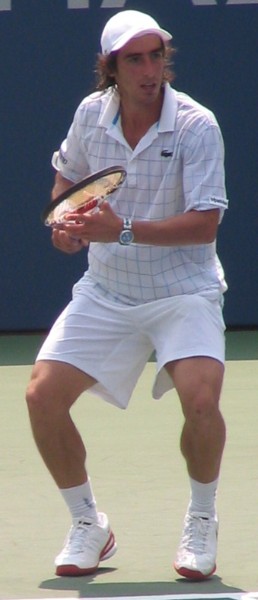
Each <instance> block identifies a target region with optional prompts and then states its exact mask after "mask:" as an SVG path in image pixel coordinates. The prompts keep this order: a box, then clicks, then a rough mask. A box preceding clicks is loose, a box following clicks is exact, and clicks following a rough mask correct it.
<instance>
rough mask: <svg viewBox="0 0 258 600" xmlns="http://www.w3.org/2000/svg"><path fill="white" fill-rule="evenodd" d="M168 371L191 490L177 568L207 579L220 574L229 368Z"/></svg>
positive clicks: (187, 362)
mask: <svg viewBox="0 0 258 600" xmlns="http://www.w3.org/2000/svg"><path fill="white" fill-rule="evenodd" d="M166 368H167V370H168V372H169V374H170V375H171V377H172V378H173V381H174V384H175V387H176V390H177V392H178V395H179V398H180V401H181V405H182V410H183V414H184V417H185V423H184V426H183V430H182V435H181V451H182V454H183V456H184V458H185V460H186V464H187V469H188V473H189V476H190V482H191V490H192V495H191V501H190V505H189V507H188V511H187V514H186V519H185V527H184V532H183V536H182V542H181V546H180V548H179V551H178V556H177V559H176V562H175V568H176V570H177V571H178V572H179V573H180V574H181V575H184V576H186V577H190V578H195V579H203V578H204V577H208V576H210V575H211V574H212V573H213V572H214V571H215V568H216V537H217V519H216V514H215V513H216V510H215V497H216V489H217V482H218V477H219V470H220V463H221V458H222V453H223V449H224V444H225V424H224V420H223V417H222V415H221V413H220V410H219V398H220V392H221V387H222V381H223V374H224V367H223V365H222V364H221V363H220V362H218V361H216V360H214V359H211V358H208V357H196V358H187V359H184V360H178V361H175V362H173V363H169V364H168V365H166Z"/></svg>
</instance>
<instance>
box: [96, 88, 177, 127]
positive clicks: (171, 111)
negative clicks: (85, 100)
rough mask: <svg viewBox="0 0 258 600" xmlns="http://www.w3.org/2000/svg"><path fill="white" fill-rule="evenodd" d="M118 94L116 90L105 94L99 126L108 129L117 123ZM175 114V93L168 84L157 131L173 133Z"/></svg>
mask: <svg viewBox="0 0 258 600" xmlns="http://www.w3.org/2000/svg"><path fill="white" fill-rule="evenodd" d="M119 104H120V100H119V94H118V92H117V90H116V89H109V90H108V91H107V93H106V102H105V104H104V106H103V110H102V112H101V114H100V118H99V125H100V126H102V127H105V128H106V129H110V128H112V127H114V126H115V125H116V123H117V120H118V116H119ZM176 113H177V99H176V92H175V90H173V88H171V86H170V85H169V83H165V85H164V98H163V105H162V109H161V115H160V119H159V123H158V131H159V132H166V131H174V127H175V121H176Z"/></svg>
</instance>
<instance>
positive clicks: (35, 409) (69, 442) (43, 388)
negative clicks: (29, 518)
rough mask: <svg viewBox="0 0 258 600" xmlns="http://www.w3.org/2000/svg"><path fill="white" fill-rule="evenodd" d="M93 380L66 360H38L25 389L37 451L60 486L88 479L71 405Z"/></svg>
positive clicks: (84, 456) (84, 452)
mask: <svg viewBox="0 0 258 600" xmlns="http://www.w3.org/2000/svg"><path fill="white" fill-rule="evenodd" d="M93 383H94V380H93V379H92V378H91V377H89V376H88V375H85V373H83V372H82V371H80V370H79V369H76V368H75V367H73V366H71V365H68V364H67V363H62V362H56V361H39V362H37V363H36V365H35V366H34V368H33V371H32V377H31V382H30V383H29V386H28V389H27V395H26V399H27V404H28V409H29V416H30V421H31V427H32V431H33V435H34V438H35V442H36V444H37V446H38V449H39V452H40V454H41V456H42V458H43V460H44V462H45V464H46V466H47V468H48V469H49V471H50V473H51V475H52V477H53V478H54V480H55V482H56V483H57V485H58V487H59V488H69V487H73V486H77V485H80V484H82V483H84V482H85V481H86V480H87V474H86V469H85V459H86V451H85V448H84V445H83V442H82V439H81V437H80V434H79V432H78V431H77V429H76V427H75V425H74V423H73V421H72V419H71V416H70V408H71V406H72V405H73V404H74V402H75V401H76V399H77V398H78V397H79V395H80V394H81V393H82V392H83V391H84V390H86V389H88V388H89V387H90V386H92V385H93Z"/></svg>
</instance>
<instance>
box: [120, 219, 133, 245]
mask: <svg viewBox="0 0 258 600" xmlns="http://www.w3.org/2000/svg"><path fill="white" fill-rule="evenodd" d="M133 240H134V235H133V232H132V220H131V219H129V218H128V217H125V218H124V223H123V229H122V231H121V233H120V236H119V244H121V245H122V246H129V245H130V244H131V243H132V242H133Z"/></svg>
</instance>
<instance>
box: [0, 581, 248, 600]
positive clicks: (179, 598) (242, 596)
mask: <svg viewBox="0 0 258 600" xmlns="http://www.w3.org/2000/svg"><path fill="white" fill-rule="evenodd" d="M193 585H194V584H193ZM222 598H223V600H258V592H242V593H236V594H232V593H228V594H227V593H224V594H162V595H156V594H155V595H154V596H98V597H96V596H93V597H88V596H87V598H80V600H206V599H207V600H210V599H212V600H219V599H222ZM0 600H6V599H5V598H0ZM20 600H27V599H26V598H20ZM30 600H42V599H39V598H30ZM47 600H57V598H56V597H55V598H47ZM58 600H78V596H76V597H74V598H72V597H67V596H66V597H65V598H59V597H58Z"/></svg>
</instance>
